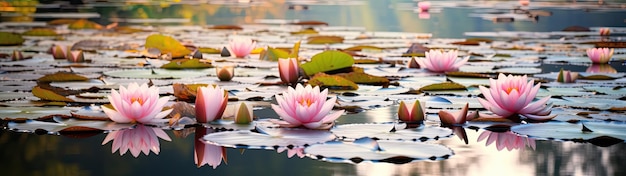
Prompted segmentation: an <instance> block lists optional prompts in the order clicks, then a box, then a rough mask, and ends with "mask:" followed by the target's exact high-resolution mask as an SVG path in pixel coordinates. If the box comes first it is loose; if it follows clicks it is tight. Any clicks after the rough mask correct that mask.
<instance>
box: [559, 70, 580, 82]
mask: <svg viewBox="0 0 626 176" xmlns="http://www.w3.org/2000/svg"><path fill="white" fill-rule="evenodd" d="M576 79H578V72H572V71H569V70H563V69H561V71H559V75H558V76H557V77H556V81H557V82H560V83H573V82H576Z"/></svg>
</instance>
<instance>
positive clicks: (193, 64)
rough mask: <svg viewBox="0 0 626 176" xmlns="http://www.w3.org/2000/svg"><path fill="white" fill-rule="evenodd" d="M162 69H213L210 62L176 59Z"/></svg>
mask: <svg viewBox="0 0 626 176" xmlns="http://www.w3.org/2000/svg"><path fill="white" fill-rule="evenodd" d="M161 68H164V69H199V68H213V65H211V62H210V61H207V60H202V59H174V60H172V61H170V63H167V64H165V65H162V66H161Z"/></svg>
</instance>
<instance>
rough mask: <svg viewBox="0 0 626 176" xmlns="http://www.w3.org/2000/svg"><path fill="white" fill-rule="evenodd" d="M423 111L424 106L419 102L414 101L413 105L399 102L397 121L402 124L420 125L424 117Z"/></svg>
mask: <svg viewBox="0 0 626 176" xmlns="http://www.w3.org/2000/svg"><path fill="white" fill-rule="evenodd" d="M425 109H426V106H425V104H424V103H420V101H419V100H415V102H414V103H404V101H400V106H399V107H398V119H400V120H401V121H403V122H418V123H421V122H422V121H424V117H426V112H425V111H424V110H425Z"/></svg>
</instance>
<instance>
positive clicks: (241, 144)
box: [202, 126, 335, 149]
mask: <svg viewBox="0 0 626 176" xmlns="http://www.w3.org/2000/svg"><path fill="white" fill-rule="evenodd" d="M334 139H335V136H334V135H333V134H332V133H330V132H329V131H324V130H309V129H300V128H264V127H259V126H257V128H256V129H255V130H254V131H225V132H218V133H211V134H207V135H206V136H204V137H203V138H202V140H204V141H205V142H206V143H209V144H215V145H220V146H225V147H233V148H244V149H246V148H247V149H274V148H278V147H287V146H293V147H298V146H308V145H311V144H316V143H323V142H326V141H331V140H334Z"/></svg>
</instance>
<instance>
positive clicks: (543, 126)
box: [511, 122, 626, 141]
mask: <svg viewBox="0 0 626 176" xmlns="http://www.w3.org/2000/svg"><path fill="white" fill-rule="evenodd" d="M511 130H512V131H513V132H515V133H518V134H522V135H528V136H530V137H535V138H543V139H557V140H565V141H570V140H572V141H589V140H592V139H594V138H600V137H603V136H609V137H612V138H616V139H620V140H626V123H622V122H584V123H576V124H572V123H565V122H547V123H539V124H525V125H518V126H514V127H511Z"/></svg>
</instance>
